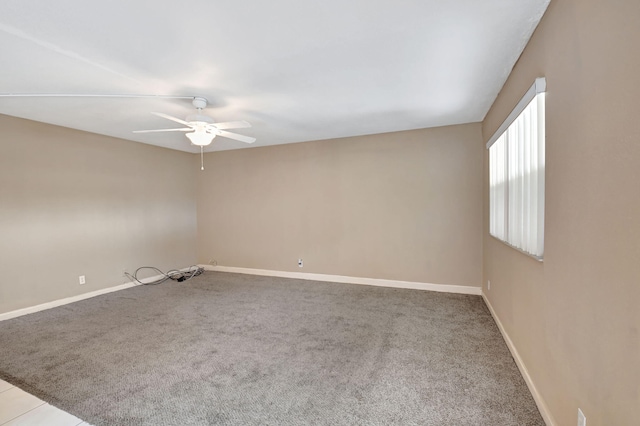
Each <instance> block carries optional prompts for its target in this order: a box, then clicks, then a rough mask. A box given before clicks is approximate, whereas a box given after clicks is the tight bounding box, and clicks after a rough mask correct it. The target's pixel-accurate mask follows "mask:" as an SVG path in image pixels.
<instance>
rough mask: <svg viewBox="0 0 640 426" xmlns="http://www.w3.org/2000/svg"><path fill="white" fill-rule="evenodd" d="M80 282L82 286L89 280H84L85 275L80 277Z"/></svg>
mask: <svg viewBox="0 0 640 426" xmlns="http://www.w3.org/2000/svg"><path fill="white" fill-rule="evenodd" d="M78 282H79V283H80V284H85V283H86V282H87V280H86V279H85V278H84V275H80V276H79V277H78Z"/></svg>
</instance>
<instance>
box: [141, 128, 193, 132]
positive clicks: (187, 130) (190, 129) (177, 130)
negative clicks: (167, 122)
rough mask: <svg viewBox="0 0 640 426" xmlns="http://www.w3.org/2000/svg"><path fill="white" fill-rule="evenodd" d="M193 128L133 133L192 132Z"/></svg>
mask: <svg viewBox="0 0 640 426" xmlns="http://www.w3.org/2000/svg"><path fill="white" fill-rule="evenodd" d="M192 130H193V128H191V127H185V128H183V129H156V130H134V131H133V133H155V132H190V131H192Z"/></svg>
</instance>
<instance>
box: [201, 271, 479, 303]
mask: <svg viewBox="0 0 640 426" xmlns="http://www.w3.org/2000/svg"><path fill="white" fill-rule="evenodd" d="M198 266H201V267H203V268H204V269H205V270H206V271H218V272H233V273H238V274H248V275H263V276H268V277H282V278H297V279H301V280H311V281H326V282H333V283H343V284H362V285H373V286H378V287H393V288H407V289H414V290H428V291H438V292H443V293H458V294H473V295H476V296H479V295H481V294H482V289H481V288H480V287H471V286H464V285H448V284H429V283H420V282H414V281H396V280H383V279H378V278H360V277H347V276H343V275H327V274H312V273H308V272H287V271H272V270H268V269H252V268H238V267H234V266H211V265H198Z"/></svg>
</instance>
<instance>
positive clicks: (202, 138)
mask: <svg viewBox="0 0 640 426" xmlns="http://www.w3.org/2000/svg"><path fill="white" fill-rule="evenodd" d="M186 135H187V137H188V138H189V140H190V141H191V143H192V144H194V145H198V146H207V145H209V144H210V143H211V141H213V138H215V137H216V135H212V134H211V133H207V132H205V131H202V130H196V131H195V132H191V133H187V134H186Z"/></svg>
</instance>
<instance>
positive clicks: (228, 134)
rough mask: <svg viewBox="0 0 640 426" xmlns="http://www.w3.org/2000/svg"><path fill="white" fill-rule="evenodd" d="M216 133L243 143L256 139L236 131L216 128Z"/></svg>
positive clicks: (252, 141)
mask: <svg viewBox="0 0 640 426" xmlns="http://www.w3.org/2000/svg"><path fill="white" fill-rule="evenodd" d="M216 133H217V134H219V135H220V136H224V137H225V138H229V139H235V140H237V141H240V142H244V143H254V142H255V141H256V138H252V137H250V136H243V135H239V134H237V133H231V132H226V131H224V130H217V131H216Z"/></svg>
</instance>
